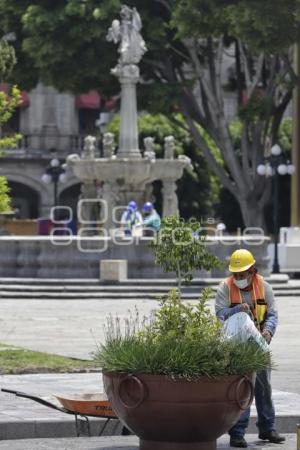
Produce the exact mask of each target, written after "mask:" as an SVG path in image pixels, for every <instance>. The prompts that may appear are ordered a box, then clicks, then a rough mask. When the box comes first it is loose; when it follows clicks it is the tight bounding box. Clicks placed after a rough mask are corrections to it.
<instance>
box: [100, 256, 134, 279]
mask: <svg viewBox="0 0 300 450" xmlns="http://www.w3.org/2000/svg"><path fill="white" fill-rule="evenodd" d="M100 280H101V281H116V282H117V281H123V280H127V260H126V259H102V260H101V261H100Z"/></svg>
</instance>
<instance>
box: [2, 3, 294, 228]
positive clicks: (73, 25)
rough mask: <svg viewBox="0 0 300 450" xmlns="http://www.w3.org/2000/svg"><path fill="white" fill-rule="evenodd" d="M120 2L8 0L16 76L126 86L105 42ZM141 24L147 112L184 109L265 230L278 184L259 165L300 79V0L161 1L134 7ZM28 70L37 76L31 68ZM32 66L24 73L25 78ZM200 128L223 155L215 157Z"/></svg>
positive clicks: (79, 85) (250, 217)
mask: <svg viewBox="0 0 300 450" xmlns="http://www.w3.org/2000/svg"><path fill="white" fill-rule="evenodd" d="M120 4H121V2H120V1H119V0H102V1H101V2H98V1H96V0H66V1H65V0H40V1H39V2H35V1H32V0H31V1H30V0H22V1H19V0H2V1H1V3H0V27H1V28H2V29H3V30H4V31H5V32H9V31H14V32H15V33H16V36H17V41H16V52H17V57H18V59H19V64H18V65H17V70H16V72H15V73H14V77H15V78H14V79H15V80H17V81H19V82H21V86H22V87H23V82H24V83H25V82H26V83H27V85H28V86H29V85H30V84H31V85H33V84H34V83H35V82H36V81H37V79H41V80H42V81H44V82H45V83H47V84H52V85H54V86H56V87H58V88H59V89H63V90H73V91H77V92H78V91H81V92H83V91H87V90H89V89H91V88H96V89H98V90H100V91H101V93H102V94H104V93H107V95H110V94H111V93H112V92H116V90H117V89H118V86H117V82H116V80H115V79H114V77H112V76H110V75H109V70H110V69H111V68H112V67H114V66H115V64H116V59H117V51H116V48H115V46H114V45H113V44H111V43H108V42H106V40H105V36H106V33H107V30H108V27H109V26H110V24H111V22H112V20H113V19H115V18H117V17H118V16H119V11H120ZM127 4H128V5H129V6H135V7H136V8H137V9H138V11H139V13H140V15H141V18H142V22H143V29H142V34H143V37H144V39H145V41H146V44H147V47H148V52H147V53H146V55H145V56H144V58H143V60H142V63H141V74H142V76H143V79H144V81H147V83H144V84H143V85H142V86H141V88H140V90H141V91H143V95H141V96H140V98H141V99H142V105H141V106H142V107H144V108H147V109H148V110H154V111H159V112H165V113H169V112H170V111H174V110H177V111H178V110H179V111H180V112H181V113H182V114H183V116H184V117H185V121H186V125H187V127H188V129H189V132H190V133H191V135H192V137H193V139H194V141H195V143H196V145H197V146H198V147H199V149H201V152H202V153H203V155H204V157H205V159H206V161H207V163H208V164H209V166H210V167H211V168H212V170H213V171H214V173H215V174H216V175H217V176H218V177H219V178H220V180H221V183H222V185H223V186H224V187H226V189H228V190H229V191H230V192H231V194H232V195H233V196H234V197H235V198H236V200H237V201H238V203H239V206H240V208H241V211H242V215H243V219H244V223H245V224H246V225H248V226H255V225H257V226H263V225H264V215H263V210H264V207H265V205H266V203H267V201H268V199H269V195H270V180H268V179H265V178H263V177H259V176H258V175H257V174H256V166H257V165H258V164H259V163H260V162H261V160H262V158H263V157H264V155H265V154H266V153H267V152H268V151H269V149H270V144H272V143H275V142H276V140H277V135H278V129H279V125H280V122H281V120H282V117H283V113H284V111H285V109H286V107H287V105H288V103H289V101H290V99H291V95H292V90H293V87H294V85H295V84H296V83H298V82H299V80H298V77H297V75H296V74H295V73H294V71H293V68H292V52H291V46H292V45H293V44H294V43H295V42H298V41H299V37H300V26H299V20H300V0H264V2H261V1H260V0H251V2H249V1H246V0H154V1H151V2H149V1H146V0H140V1H133V0H130V1H128V2H127ZM29 67H30V70H28V69H29ZM24 68H26V69H27V70H26V71H25V73H26V75H25V76H24ZM228 91H231V92H232V95H233V96H235V98H236V115H237V116H239V118H240V120H241V130H242V131H241V140H240V145H239V147H237V145H236V139H235V137H234V136H233V135H232V132H231V130H230V120H231V118H230V117H228V114H227V113H226V100H225V95H226V94H228ZM201 130H205V132H206V135H207V136H209V139H210V140H211V141H212V142H213V143H214V145H215V146H216V147H217V148H219V150H220V153H221V155H222V158H223V162H222V164H220V162H219V161H218V160H217V159H216V158H215V155H214V152H213V151H212V149H211V147H210V146H209V145H208V140H207V139H205V137H204V136H203V133H202V132H201Z"/></svg>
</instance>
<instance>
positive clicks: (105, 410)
mask: <svg viewBox="0 0 300 450" xmlns="http://www.w3.org/2000/svg"><path fill="white" fill-rule="evenodd" d="M1 391H2V392H6V393H8V394H14V395H16V396H17V397H22V398H28V399H29V400H33V401H34V402H37V403H40V404H41V405H43V406H47V407H48V408H52V409H55V410H57V411H60V412H63V413H66V414H71V415H73V416H75V428H76V435H77V436H81V435H88V436H91V427H90V421H89V417H97V418H103V419H106V420H105V422H104V423H103V424H102V423H101V426H100V429H99V433H98V435H99V436H102V434H103V432H104V430H105V428H106V427H107V425H108V423H109V422H110V420H112V419H114V420H116V419H118V417H117V415H116V414H115V412H114V411H113V409H112V407H111V404H110V402H109V400H108V399H107V397H106V395H105V394H103V393H99V394H74V395H71V396H69V397H62V396H60V395H54V397H55V398H56V399H57V400H58V401H59V403H60V404H61V405H62V406H58V405H55V404H54V403H51V402H49V401H47V400H44V399H43V398H41V397H37V396H35V395H31V394H26V393H25V392H20V391H14V390H12V389H4V388H3V389H1ZM118 424H119V422H118V420H116V425H115V427H114V428H113V433H114V432H115V431H116V428H117V426H118ZM84 428H86V429H87V432H85V431H82V429H84ZM129 433H130V432H129V431H128V430H127V428H125V427H122V431H121V434H122V435H127V434H129Z"/></svg>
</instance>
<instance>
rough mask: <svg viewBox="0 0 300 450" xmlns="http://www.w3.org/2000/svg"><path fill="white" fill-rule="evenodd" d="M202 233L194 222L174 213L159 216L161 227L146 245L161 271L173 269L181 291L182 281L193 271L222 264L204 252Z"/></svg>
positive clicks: (205, 250)
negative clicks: (160, 217) (173, 214)
mask: <svg viewBox="0 0 300 450" xmlns="http://www.w3.org/2000/svg"><path fill="white" fill-rule="evenodd" d="M205 243H206V236H205V234H204V233H203V231H202V229H201V224H200V222H198V221H195V220H192V221H185V220H184V219H182V218H179V217H177V216H169V217H165V218H163V219H162V222H161V229H160V232H159V234H158V236H157V239H155V240H154V241H153V242H152V243H151V244H150V247H151V248H152V249H153V251H154V255H155V262H156V263H157V264H158V265H160V266H161V267H162V268H163V270H164V271H165V272H175V274H176V277H177V282H178V289H179V294H180V293H181V286H182V280H184V282H186V283H189V282H191V280H192V278H193V271H194V270H201V269H205V270H210V269H212V268H214V267H220V266H222V263H221V261H220V260H219V259H218V258H216V257H215V256H214V255H213V254H211V253H210V252H209V251H207V249H206V247H205Z"/></svg>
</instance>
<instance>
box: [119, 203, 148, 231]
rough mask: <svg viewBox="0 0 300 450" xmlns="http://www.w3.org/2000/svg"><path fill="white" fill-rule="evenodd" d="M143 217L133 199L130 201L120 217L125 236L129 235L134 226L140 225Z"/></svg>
mask: <svg viewBox="0 0 300 450" xmlns="http://www.w3.org/2000/svg"><path fill="white" fill-rule="evenodd" d="M142 224H143V218H142V215H141V213H140V212H139V211H138V207H137V204H136V202H135V201H134V200H132V201H130V202H129V203H128V205H127V207H126V210H125V211H124V212H123V214H122V217H121V227H122V229H123V230H124V234H125V235H126V236H131V235H132V231H133V229H134V228H135V227H138V226H142Z"/></svg>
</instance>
